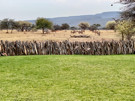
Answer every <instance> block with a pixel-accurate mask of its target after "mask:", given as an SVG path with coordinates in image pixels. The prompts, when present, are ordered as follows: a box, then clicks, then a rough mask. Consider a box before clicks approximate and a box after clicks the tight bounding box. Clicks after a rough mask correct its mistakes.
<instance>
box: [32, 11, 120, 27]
mask: <svg viewBox="0 0 135 101" xmlns="http://www.w3.org/2000/svg"><path fill="white" fill-rule="evenodd" d="M119 16H120V12H117V11H113V12H103V13H99V14H95V15H81V16H69V17H57V18H48V19H49V20H51V21H52V22H53V23H54V24H58V25H60V24H62V23H68V24H69V25H70V26H77V25H78V24H79V23H80V22H89V23H90V24H91V25H92V24H101V26H102V27H104V26H105V24H106V22H107V21H111V20H113V19H112V18H119ZM30 22H32V23H35V20H30Z"/></svg>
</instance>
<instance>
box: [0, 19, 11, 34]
mask: <svg viewBox="0 0 135 101" xmlns="http://www.w3.org/2000/svg"><path fill="white" fill-rule="evenodd" d="M0 26H1V29H6V30H7V32H6V33H8V30H9V19H8V18H6V19H3V20H2V21H1V23H0Z"/></svg>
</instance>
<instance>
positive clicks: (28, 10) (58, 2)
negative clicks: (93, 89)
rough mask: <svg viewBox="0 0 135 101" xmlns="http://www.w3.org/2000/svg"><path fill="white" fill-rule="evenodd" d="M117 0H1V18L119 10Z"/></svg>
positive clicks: (26, 17) (17, 18)
mask: <svg viewBox="0 0 135 101" xmlns="http://www.w3.org/2000/svg"><path fill="white" fill-rule="evenodd" d="M115 1H117V0H0V19H3V18H12V19H15V20H31V19H32V20H33V19H36V18H37V17H47V18H48V17H49V18H52V17H63V16H75V15H89V14H96V13H101V12H107V11H119V10H120V5H119V4H115V5H114V6H111V4H112V3H114V2H115Z"/></svg>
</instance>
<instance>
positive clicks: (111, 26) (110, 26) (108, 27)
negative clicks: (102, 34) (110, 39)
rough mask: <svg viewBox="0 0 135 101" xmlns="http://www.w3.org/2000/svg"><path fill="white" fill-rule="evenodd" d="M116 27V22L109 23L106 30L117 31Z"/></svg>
mask: <svg viewBox="0 0 135 101" xmlns="http://www.w3.org/2000/svg"><path fill="white" fill-rule="evenodd" d="M115 26H116V22H115V21H108V22H107V23H106V28H107V29H111V30H114V29H115Z"/></svg>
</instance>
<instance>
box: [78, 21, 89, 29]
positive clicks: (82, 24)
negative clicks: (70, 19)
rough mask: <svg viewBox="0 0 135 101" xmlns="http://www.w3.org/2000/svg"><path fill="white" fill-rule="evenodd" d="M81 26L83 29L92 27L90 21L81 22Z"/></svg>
mask: <svg viewBox="0 0 135 101" xmlns="http://www.w3.org/2000/svg"><path fill="white" fill-rule="evenodd" d="M78 26H79V28H81V29H84V30H85V29H88V28H89V27H90V24H89V23H88V22H81V23H80V24H79V25H78Z"/></svg>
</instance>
